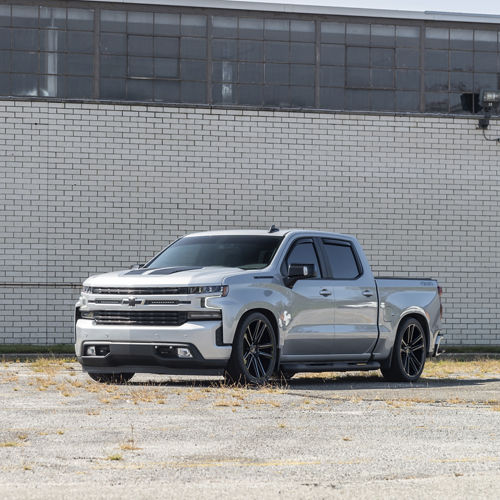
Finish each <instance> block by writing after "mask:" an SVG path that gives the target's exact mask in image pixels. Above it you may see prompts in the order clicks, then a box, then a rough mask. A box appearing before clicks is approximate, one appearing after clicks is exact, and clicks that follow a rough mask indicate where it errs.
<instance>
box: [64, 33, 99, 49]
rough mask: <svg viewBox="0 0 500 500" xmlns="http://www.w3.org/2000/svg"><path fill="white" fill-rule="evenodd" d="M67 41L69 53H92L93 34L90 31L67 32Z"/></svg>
mask: <svg viewBox="0 0 500 500" xmlns="http://www.w3.org/2000/svg"><path fill="white" fill-rule="evenodd" d="M67 41H68V45H67V46H68V50H69V51H70V52H85V53H90V54H92V53H93V52H94V33H92V32H90V31H68V33H67Z"/></svg>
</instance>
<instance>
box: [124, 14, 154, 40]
mask: <svg viewBox="0 0 500 500" xmlns="http://www.w3.org/2000/svg"><path fill="white" fill-rule="evenodd" d="M127 21H128V24H127V31H128V32H129V33H134V34H136V35H152V34H153V13H152V12H129V13H128V19H127Z"/></svg>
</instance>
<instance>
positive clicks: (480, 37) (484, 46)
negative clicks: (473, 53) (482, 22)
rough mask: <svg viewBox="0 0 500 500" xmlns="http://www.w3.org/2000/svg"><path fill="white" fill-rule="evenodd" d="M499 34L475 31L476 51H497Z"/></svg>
mask: <svg viewBox="0 0 500 500" xmlns="http://www.w3.org/2000/svg"><path fill="white" fill-rule="evenodd" d="M497 48H498V44H497V32H496V31H486V30H474V49H475V50H490V51H496V50H497Z"/></svg>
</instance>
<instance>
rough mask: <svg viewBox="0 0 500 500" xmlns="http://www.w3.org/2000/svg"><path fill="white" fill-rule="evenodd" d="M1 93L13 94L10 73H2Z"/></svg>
mask: <svg viewBox="0 0 500 500" xmlns="http://www.w3.org/2000/svg"><path fill="white" fill-rule="evenodd" d="M0 95H11V91H10V76H9V75H2V74H0Z"/></svg>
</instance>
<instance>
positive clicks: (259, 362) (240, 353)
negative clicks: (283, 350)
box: [226, 313, 277, 385]
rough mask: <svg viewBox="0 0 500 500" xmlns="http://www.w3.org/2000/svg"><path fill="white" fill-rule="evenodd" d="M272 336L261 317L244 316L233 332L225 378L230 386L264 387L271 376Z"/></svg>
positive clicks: (274, 352) (274, 345) (273, 362)
mask: <svg viewBox="0 0 500 500" xmlns="http://www.w3.org/2000/svg"><path fill="white" fill-rule="evenodd" d="M276 357H277V343H276V333H275V331H274V328H273V326H272V324H271V322H270V321H269V319H268V318H267V317H266V316H264V315H263V314H261V313H252V314H250V315H249V316H247V317H246V318H245V319H244V320H243V321H242V323H241V324H240V326H239V327H238V331H237V332H236V335H235V338H234V342H233V351H232V354H231V359H230V360H229V363H228V367H227V373H226V378H227V379H229V380H230V381H231V382H236V383H249V384H259V385H260V384H265V383H266V382H268V380H269V378H270V377H271V375H272V374H273V373H274V368H275V366H276Z"/></svg>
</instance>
